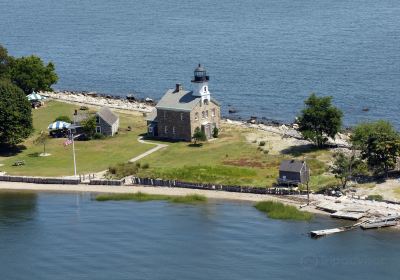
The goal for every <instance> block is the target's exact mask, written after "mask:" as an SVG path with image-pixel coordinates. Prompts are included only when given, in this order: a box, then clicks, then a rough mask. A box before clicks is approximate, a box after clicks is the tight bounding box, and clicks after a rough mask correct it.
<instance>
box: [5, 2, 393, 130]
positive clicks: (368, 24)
mask: <svg viewBox="0 0 400 280" xmlns="http://www.w3.org/2000/svg"><path fill="white" fill-rule="evenodd" d="M0 11H1V16H0V42H1V43H3V44H4V45H5V46H6V47H7V48H8V49H9V50H10V52H11V54H13V55H16V56H21V55H28V54H31V53H35V54H38V55H40V56H41V57H43V58H44V59H45V60H52V61H53V62H54V63H55V64H56V67H57V71H58V73H59V76H60V81H59V83H58V85H56V88H58V89H76V90H91V91H98V92H103V93H112V94H118V95H119V94H121V95H124V94H127V93H129V92H133V91H136V92H138V93H140V95H141V96H143V97H144V96H151V97H155V98H159V97H160V96H161V95H162V94H163V93H164V91H165V90H166V89H167V88H170V87H173V86H174V85H175V83H176V82H182V83H184V84H185V86H186V87H187V88H188V87H189V86H190V82H189V81H190V78H191V75H192V71H193V68H194V66H195V65H196V64H197V63H198V62H201V63H203V64H205V65H206V67H207V69H208V70H209V74H210V76H211V84H210V89H212V90H213V92H214V94H215V97H216V98H218V99H219V100H220V101H221V102H222V103H223V105H224V112H225V114H226V112H227V108H228V105H232V106H234V107H236V108H237V109H239V110H240V114H241V116H243V117H248V116H249V115H258V116H264V117H267V118H272V119H277V120H282V121H292V120H293V119H294V117H295V115H296V114H297V112H298V111H299V110H300V109H301V108H302V106H303V100H304V99H305V98H306V96H308V94H309V93H310V92H317V93H319V94H323V95H332V96H334V97H335V103H336V104H337V105H338V106H339V107H340V108H341V109H342V110H343V111H344V112H345V114H346V119H345V121H346V124H355V123H357V122H360V121H362V120H372V119H378V118H384V119H389V120H392V121H393V123H395V125H396V126H397V127H398V128H400V118H399V117H398V107H399V105H400V97H399V94H400V1H398V0H379V1H377V0H335V1H332V0H234V1H232V0H218V1H215V0H214V1H212V0H203V1H182V0H146V1H138V0H136V1H135V0H114V1H108V0H85V1H78V0H57V1H53V0H30V1H26V0H13V1H10V0H0ZM364 107H368V108H370V111H369V112H363V111H362V108H364Z"/></svg>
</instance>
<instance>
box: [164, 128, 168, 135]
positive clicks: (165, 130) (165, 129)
mask: <svg viewBox="0 0 400 280" xmlns="http://www.w3.org/2000/svg"><path fill="white" fill-rule="evenodd" d="M164 133H165V134H168V126H165V127H164Z"/></svg>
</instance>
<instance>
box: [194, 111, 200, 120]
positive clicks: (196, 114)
mask: <svg viewBox="0 0 400 280" xmlns="http://www.w3.org/2000/svg"><path fill="white" fill-rule="evenodd" d="M194 119H195V120H196V121H197V120H198V119H199V113H197V112H196V113H195V114H194Z"/></svg>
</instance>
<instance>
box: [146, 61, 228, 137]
mask: <svg viewBox="0 0 400 280" xmlns="http://www.w3.org/2000/svg"><path fill="white" fill-rule="evenodd" d="M208 81H209V76H208V75H207V72H206V69H205V68H204V67H203V66H201V65H200V64H199V66H198V67H197V68H196V69H195V70H194V76H193V79H192V88H193V90H192V91H186V90H184V88H183V86H182V85H181V84H176V86H175V88H174V89H169V90H167V92H166V93H165V94H164V96H163V97H162V98H161V100H160V101H159V102H158V103H157V105H156V107H155V109H154V110H153V112H152V113H150V115H149V116H148V118H147V133H148V135H149V136H152V137H158V138H164V139H170V140H183V141H191V140H192V136H193V134H194V131H195V129H196V128H199V129H201V130H202V131H204V133H205V135H206V137H207V139H210V138H212V135H213V130H214V128H215V127H216V128H219V123H220V120H221V110H220V105H219V103H218V102H217V101H216V100H215V99H214V98H213V97H211V93H210V91H209V87H208Z"/></svg>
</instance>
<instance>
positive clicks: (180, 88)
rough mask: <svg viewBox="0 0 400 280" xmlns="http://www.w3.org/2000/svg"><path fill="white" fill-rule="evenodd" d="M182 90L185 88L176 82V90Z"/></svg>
mask: <svg viewBox="0 0 400 280" xmlns="http://www.w3.org/2000/svg"><path fill="white" fill-rule="evenodd" d="M182 90H183V86H182V84H176V86H175V92H180V91H182Z"/></svg>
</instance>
